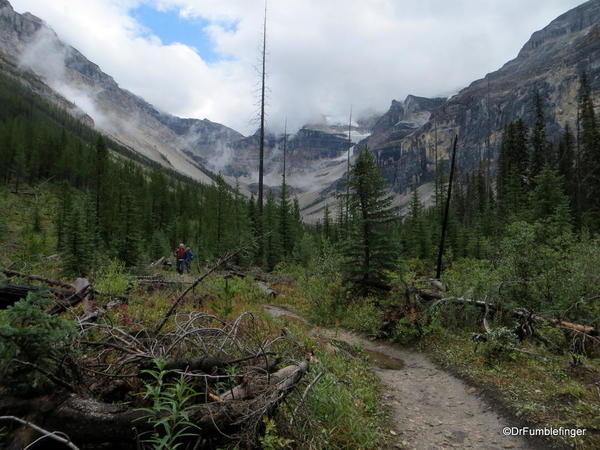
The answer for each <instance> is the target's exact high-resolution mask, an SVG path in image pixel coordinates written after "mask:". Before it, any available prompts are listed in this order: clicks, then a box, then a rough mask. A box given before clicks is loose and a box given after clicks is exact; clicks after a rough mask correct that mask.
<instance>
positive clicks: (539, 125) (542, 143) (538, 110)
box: [530, 89, 549, 177]
mask: <svg viewBox="0 0 600 450" xmlns="http://www.w3.org/2000/svg"><path fill="white" fill-rule="evenodd" d="M533 101H534V106H535V122H534V124H533V128H532V130H531V169H530V175H531V176H532V177H535V176H537V175H538V174H539V173H540V172H541V171H542V169H543V168H544V165H545V164H546V162H548V159H549V158H548V151H549V145H548V142H547V141H546V120H545V117H544V106H543V101H542V96H541V95H540V92H539V91H538V90H537V89H536V90H535V91H534V93H533Z"/></svg>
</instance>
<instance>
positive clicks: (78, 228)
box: [62, 198, 93, 276]
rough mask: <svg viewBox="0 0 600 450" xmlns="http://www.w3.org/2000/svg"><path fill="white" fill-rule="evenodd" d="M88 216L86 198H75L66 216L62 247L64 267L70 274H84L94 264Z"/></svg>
mask: <svg viewBox="0 0 600 450" xmlns="http://www.w3.org/2000/svg"><path fill="white" fill-rule="evenodd" d="M86 216H87V214H86V208H85V199H84V198H76V199H74V201H73V202H72V204H71V207H70V209H69V212H68V216H67V217H66V222H65V231H64V238H63V240H64V244H63V247H62V254H63V260H64V266H63V267H64V270H65V272H67V273H68V274H70V275H79V276H83V275H85V274H86V273H87V272H88V271H89V270H90V269H91V266H92V264H91V262H92V252H93V242H92V236H91V235H90V232H89V230H88V222H87V217H86Z"/></svg>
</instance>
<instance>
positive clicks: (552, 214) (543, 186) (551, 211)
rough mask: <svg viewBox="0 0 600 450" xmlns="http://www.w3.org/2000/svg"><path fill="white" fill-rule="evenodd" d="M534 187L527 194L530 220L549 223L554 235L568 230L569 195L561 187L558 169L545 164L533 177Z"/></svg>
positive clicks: (561, 181) (561, 179)
mask: <svg viewBox="0 0 600 450" xmlns="http://www.w3.org/2000/svg"><path fill="white" fill-rule="evenodd" d="M534 185H535V187H534V188H533V189H532V191H531V193H530V194H529V214H530V216H531V220H533V221H538V222H542V223H546V224H551V225H552V226H553V227H554V228H553V231H554V232H555V233H556V235H561V234H563V233H564V232H566V231H569V230H570V223H571V214H570V212H569V197H568V196H567V194H566V193H565V191H564V188H563V178H562V177H561V176H560V175H559V173H558V171H557V170H556V169H554V168H552V167H550V165H546V166H545V167H544V168H543V169H542V171H541V172H540V174H539V175H538V176H537V177H535V179H534Z"/></svg>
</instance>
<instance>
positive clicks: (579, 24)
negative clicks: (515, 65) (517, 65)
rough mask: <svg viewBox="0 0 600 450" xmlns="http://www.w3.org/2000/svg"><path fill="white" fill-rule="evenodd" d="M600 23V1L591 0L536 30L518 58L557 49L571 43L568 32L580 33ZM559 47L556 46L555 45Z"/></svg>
mask: <svg viewBox="0 0 600 450" xmlns="http://www.w3.org/2000/svg"><path fill="white" fill-rule="evenodd" d="M598 23H600V1H598V0H589V1H587V2H585V3H583V4H581V5H579V6H577V7H576V8H573V9H571V10H570V11H567V12H566V13H564V14H562V15H560V16H559V17H557V18H556V19H554V20H553V21H552V22H550V24H548V25H547V26H546V27H544V28H543V29H541V30H539V31H536V32H535V33H533V34H532V35H531V38H530V39H529V40H528V41H527V43H526V44H525V45H524V46H523V48H522V49H521V51H520V52H519V55H518V58H525V57H528V56H531V55H533V54H535V53H536V52H539V49H540V48H541V47H542V46H544V47H546V51H556V50H558V49H559V48H560V47H564V46H567V45H569V44H570V42H569V40H567V39H564V37H565V36H566V35H568V34H573V33H579V32H581V31H586V29H588V28H590V27H592V26H593V25H597V24H598ZM555 46H556V47H558V48H554V47H555Z"/></svg>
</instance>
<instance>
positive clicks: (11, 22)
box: [0, 0, 242, 181]
mask: <svg viewBox="0 0 600 450" xmlns="http://www.w3.org/2000/svg"><path fill="white" fill-rule="evenodd" d="M0 59H1V60H2V63H3V64H2V69H3V70H4V71H5V72H10V73H11V74H12V75H13V76H18V77H19V78H21V79H22V80H28V79H29V80H34V79H35V77H37V78H38V80H39V81H37V82H34V81H32V82H31V83H30V85H31V87H32V88H34V89H35V90H36V91H37V92H38V93H40V94H42V95H44V96H45V97H46V98H48V99H50V100H52V101H55V102H56V103H59V104H61V105H62V106H64V107H66V108H67V109H69V110H70V111H72V112H73V113H74V114H76V115H79V116H82V117H86V118H87V119H88V121H89V122H92V119H93V122H92V123H95V125H96V127H97V128H98V129H100V130H101V131H103V132H105V133H107V134H109V135H111V136H112V137H113V138H115V139H116V140H117V141H119V142H121V143H123V144H125V145H126V146H128V147H131V148H132V149H133V150H135V151H137V152H139V153H141V154H143V155H144V156H146V157H148V158H150V159H152V160H154V161H156V162H158V163H160V164H162V165H164V166H165V167H169V168H173V169H176V170H178V171H180V172H182V173H184V174H186V175H188V176H190V177H192V178H195V179H199V180H202V181H210V169H215V167H213V166H212V165H211V164H210V163H209V162H210V161H211V160H212V159H213V157H214V155H215V153H218V150H219V147H218V145H217V143H219V144H220V143H224V144H226V143H228V142H231V141H233V140H236V139H239V138H241V137H242V135H241V134H239V133H237V132H236V131H234V130H232V129H230V128H227V127H225V126H224V125H221V124H218V123H214V122H210V121H208V120H197V119H181V118H179V117H175V116H172V115H170V114H166V113H163V112H161V111H158V110H157V109H156V108H154V107H153V106H152V105H150V104H149V103H148V102H146V101H144V100H143V99H141V98H140V97H138V96H136V95H134V94H133V93H131V92H129V91H127V90H125V89H122V88H120V87H119V86H118V84H117V83H116V82H115V80H114V79H113V78H112V77H110V76H109V75H107V74H106V73H104V72H103V71H102V70H101V69H100V67H98V66H97V65H96V64H94V63H93V62H91V61H89V60H88V59H87V58H86V57H85V56H84V55H82V54H81V53H80V52H79V51H77V50H76V49H75V48H73V47H71V46H69V45H67V44H65V43H63V42H62V41H61V40H60V39H59V37H58V36H57V35H56V34H55V33H54V32H53V31H52V30H51V29H50V28H49V27H48V26H47V25H46V24H45V23H44V22H43V21H42V20H41V19H39V18H37V17H35V16H33V15H31V14H29V13H25V14H18V13H17V12H15V11H14V10H13V8H12V7H11V6H10V4H9V3H8V2H7V1H6V0H0ZM31 74H35V77H33V76H31ZM66 99H68V101H67V100H66ZM75 105H77V106H75Z"/></svg>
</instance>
